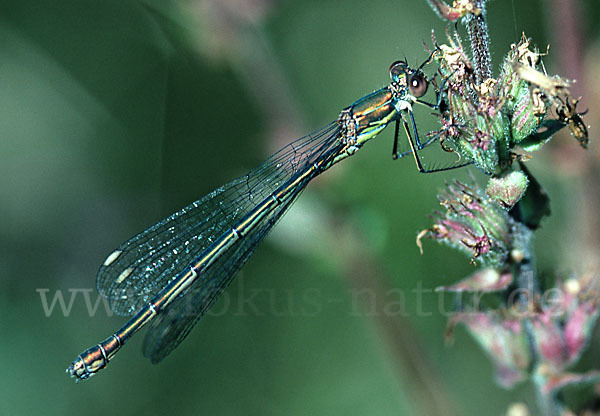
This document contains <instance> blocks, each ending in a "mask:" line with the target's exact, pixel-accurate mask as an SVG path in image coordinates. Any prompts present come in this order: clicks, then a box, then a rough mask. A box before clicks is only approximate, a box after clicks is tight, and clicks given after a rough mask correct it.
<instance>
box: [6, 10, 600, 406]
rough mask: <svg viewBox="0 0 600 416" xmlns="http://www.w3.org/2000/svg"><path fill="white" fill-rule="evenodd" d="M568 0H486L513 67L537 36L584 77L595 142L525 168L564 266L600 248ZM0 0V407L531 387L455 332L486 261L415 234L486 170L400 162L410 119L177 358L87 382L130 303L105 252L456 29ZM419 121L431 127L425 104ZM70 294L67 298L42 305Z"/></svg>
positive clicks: (269, 254)
mask: <svg viewBox="0 0 600 416" xmlns="http://www.w3.org/2000/svg"><path fill="white" fill-rule="evenodd" d="M558 3H561V2H557V3H556V4H558ZM562 3H568V4H571V6H572V7H578V9H577V8H575V9H573V10H575V12H578V13H579V14H578V15H577V13H575V23H576V24H575V25H573V24H571V25H570V26H569V24H566V23H565V24H563V23H561V19H562V18H566V16H565V14H564V13H561V12H560V10H559V9H558V7H559V6H557V5H556V4H555V2H546V1H528V2H523V1H515V2H513V1H491V2H490V3H489V8H488V11H489V15H488V21H489V25H490V34H491V37H492V45H491V46H492V57H493V60H494V62H495V63H496V64H498V63H499V62H500V61H501V59H502V57H503V56H504V54H505V53H506V52H507V51H508V50H509V47H510V44H511V43H514V42H515V41H517V40H518V39H519V38H520V36H521V32H522V31H525V32H526V34H527V35H528V36H531V37H533V39H534V42H535V43H536V44H537V45H538V46H539V47H540V48H541V49H545V45H546V44H548V43H552V45H553V46H552V47H551V49H550V55H549V56H548V57H546V58H545V63H546V65H547V68H548V69H549V72H550V73H561V74H562V75H565V76H566V77H569V78H577V79H578V80H579V82H578V84H576V86H575V88H576V89H577V88H579V90H578V91H581V92H582V93H584V94H585V95H586V96H585V98H584V100H583V102H582V103H583V105H582V108H586V107H589V108H590V113H589V115H588V116H587V118H586V122H587V123H589V124H592V125H593V126H592V129H591V130H590V143H591V146H590V147H591V148H590V150H589V151H588V152H583V151H582V150H581V149H580V148H579V147H578V145H577V144H576V142H575V141H574V140H572V139H571V138H570V137H569V136H568V135H564V136H562V137H561V138H557V140H555V141H554V142H555V143H553V144H552V145H551V146H547V147H546V148H545V149H543V150H542V151H541V152H539V153H538V154H536V155H535V159H534V160H533V161H532V162H531V165H530V168H531V169H532V170H533V172H534V173H535V174H536V175H537V176H538V180H540V181H541V182H542V184H543V185H544V186H546V188H547V190H548V192H549V193H550V196H551V198H552V202H553V205H552V207H553V211H554V215H553V216H552V217H551V218H549V219H548V220H547V221H546V222H545V224H544V228H543V229H542V230H541V231H540V233H539V234H540V236H539V237H538V239H537V246H538V255H539V268H540V269H541V271H542V272H544V273H547V274H552V273H555V272H565V273H568V272H571V271H583V270H584V269H586V268H589V267H593V266H596V264H594V263H595V262H597V258H596V257H597V256H596V254H597V253H598V250H597V249H598V245H597V238H598V236H597V220H596V219H595V215H593V214H594V213H595V212H597V211H596V208H597V201H598V197H597V189H598V187H597V180H598V179H597V178H598V177H599V176H600V175H598V173H599V172H598V163H597V160H598V150H597V149H598V146H597V143H596V137H595V134H594V133H595V131H596V127H595V126H597V125H598V124H596V125H594V120H597V119H598V116H597V108H598V107H597V106H595V105H594V103H595V101H596V100H597V98H596V97H597V96H598V94H596V92H598V91H600V88H599V87H597V86H596V84H595V83H596V82H597V81H596V79H595V77H597V72H598V68H599V66H598V65H597V64H596V63H597V62H600V61H599V60H600V54H599V52H598V48H597V45H598V39H597V38H598V33H599V31H600V29H599V28H598V26H597V25H596V24H595V22H597V21H598V18H599V15H600V8H599V7H598V6H597V4H596V2H594V1H592V0H588V1H586V2H562ZM0 4H1V6H0V11H1V12H0V39H1V40H0V42H1V43H0V45H1V47H0V86H1V88H0V126H1V134H2V138H1V139H0V194H1V195H2V202H1V203H0V218H1V220H0V224H1V225H0V245H1V251H0V274H1V279H0V328H1V338H0V357H2V358H1V362H2V371H1V375H0V414H2V415H32V414H43V415H54V414H86V415H90V416H91V415H101V414H108V413H114V412H118V413H120V414H144V415H154V414H165V413H172V414H175V413H177V414H218V415H240V414H243V415H246V414H247V415H265V414H269V415H270V414H286V415H304V414H323V415H330V414H342V413H343V414H347V415H364V414H373V415H393V414H415V415H421V414H423V415H430V414H431V415H434V414H446V415H481V414H486V415H487V414H490V415H494V414H495V415H500V414H503V413H504V412H505V411H506V408H507V407H508V405H509V404H510V403H512V402H515V401H524V402H526V403H528V404H533V403H534V398H533V395H532V390H531V389H530V388H529V387H528V385H527V384H525V385H524V386H522V387H520V388H518V389H515V390H513V391H506V390H503V389H501V388H500V387H498V386H497V385H496V384H495V383H494V381H493V369H492V366H491V364H490V363H489V361H488V360H487V359H486V357H485V356H484V355H483V354H482V353H481V352H480V350H479V349H478V348H477V346H476V345H475V343H474V342H473V341H472V340H471V339H470V338H469V337H468V335H467V334H466V333H465V332H464V331H463V330H462V329H459V330H458V331H457V332H456V334H455V337H454V343H453V345H452V346H450V347H448V346H447V345H445V342H444V330H445V325H446V316H444V314H446V315H447V312H448V311H449V310H450V309H451V307H452V305H451V299H449V298H444V297H441V296H440V295H438V294H436V293H433V292H432V291H431V289H433V288H435V287H436V286H439V285H442V284H449V283H451V282H454V281H456V280H457V279H459V278H461V277H464V276H466V275H467V274H469V273H471V272H472V271H473V270H474V268H473V266H471V265H470V264H469V262H468V259H466V258H463V257H461V256H460V255H458V254H457V253H454V252H452V251H451V250H448V249H446V248H442V247H437V246H435V245H434V244H433V243H431V242H425V255H424V256H421V255H419V251H418V249H417V247H416V245H415V237H416V234H417V232H418V231H419V230H421V229H423V228H426V227H427V226H428V225H429V223H430V220H429V219H428V217H427V215H428V214H429V213H430V212H431V211H432V210H434V209H436V208H437V199H436V192H437V190H438V189H439V188H440V186H442V185H443V183H444V181H446V180H450V179H452V178H455V177H460V178H462V179H465V178H467V179H468V177H469V176H468V175H469V174H472V175H473V176H474V177H475V178H477V179H478V180H479V181H480V182H482V183H483V181H484V180H485V178H484V177H483V176H482V174H481V173H479V172H478V171H477V170H476V169H473V168H471V169H464V170H463V171H461V172H447V173H444V174H432V175H421V174H419V173H418V172H417V171H416V169H415V167H414V163H413V162H412V161H411V160H408V159H407V160H400V161H396V162H394V161H393V160H392V158H391V146H392V138H393V131H392V130H393V129H389V130H390V131H387V132H384V133H383V134H381V136H380V137H379V138H377V140H374V141H373V142H372V143H369V144H368V145H367V146H365V148H364V149H363V150H362V151H361V152H359V154H357V155H356V156H355V157H353V158H351V159H350V160H348V161H346V162H344V163H343V164H340V165H339V166H337V167H335V168H334V169H332V170H331V171H329V172H327V174H326V175H323V177H322V178H319V179H318V180H316V181H314V183H311V185H310V186H309V187H308V189H307V190H306V191H305V192H304V194H303V195H302V196H301V198H300V200H299V201H298V202H297V203H296V205H295V206H294V207H293V208H292V209H291V211H290V212H289V213H288V215H287V216H286V218H284V220H282V221H281V223H280V224H279V225H278V227H277V230H276V231H275V232H274V233H273V234H272V236H271V237H269V238H268V239H267V241H266V242H265V243H264V244H263V245H262V246H261V247H260V248H259V249H258V250H257V252H256V253H255V255H254V256H253V257H252V259H251V260H250V261H249V262H248V264H247V265H246V266H245V267H244V269H243V270H242V272H241V273H240V274H239V276H238V277H237V279H236V280H235V282H234V284H233V285H232V286H231V287H230V289H229V290H228V291H227V293H226V295H225V296H224V298H223V299H222V300H221V301H220V302H219V303H217V304H216V305H215V308H214V311H213V313H211V314H209V315H208V316H207V317H205V318H204V319H202V320H201V321H200V323H199V324H198V325H197V327H196V329H195V330H194V331H193V332H192V333H191V335H190V336H189V337H188V339H187V340H186V341H185V342H184V343H183V344H182V345H181V346H180V347H179V348H178V349H177V350H176V351H175V352H174V353H173V354H171V356H169V357H168V358H167V359H166V360H165V361H164V362H162V363H161V364H159V365H156V366H153V365H151V364H150V362H149V361H147V360H146V359H145V358H143V357H142V355H141V354H140V349H141V345H142V341H143V335H138V336H136V339H134V340H133V341H131V343H130V344H128V345H127V347H125V348H124V349H123V351H122V352H121V353H120V354H119V355H118V356H117V357H116V358H115V360H114V361H113V362H111V365H110V366H109V367H108V368H107V369H105V370H103V371H102V372H101V374H100V375H99V376H97V377H94V378H92V379H91V380H89V381H87V382H84V383H79V384H77V385H76V384H75V383H73V381H72V380H70V379H69V378H68V377H67V376H66V375H65V374H64V369H65V368H66V367H67V366H68V364H69V363H70V362H71V361H72V360H73V359H74V358H75V357H76V355H77V354H78V353H79V352H80V351H83V350H84V349H85V348H87V347H89V346H91V345H93V344H95V343H97V342H98V341H100V340H102V339H104V338H105V337H107V336H108V335H110V334H111V333H112V332H113V331H114V330H115V329H117V328H118V327H120V326H121V325H122V324H123V323H124V322H125V320H126V319H125V318H123V317H118V316H108V314H107V311H106V310H105V309H104V305H103V304H102V303H100V304H99V306H98V308H97V310H96V311H95V313H90V311H89V310H88V307H87V306H86V302H85V297H84V294H87V295H88V297H89V299H90V301H91V302H92V307H93V306H94V304H95V303H96V301H97V299H98V298H97V293H96V291H95V290H93V291H90V289H92V288H95V275H96V272H97V269H98V267H99V265H100V264H101V263H102V261H103V260H104V259H105V257H106V255H107V254H108V253H110V252H111V251H112V250H113V249H114V248H115V247H117V246H118V245H119V244H120V243H121V242H123V241H125V240H126V239H128V238H129V237H131V236H133V235H134V234H136V233H137V232H139V231H141V230H143V229H144V228H146V227H148V226H149V225H151V224H153V223H154V222H156V221H157V220H159V219H161V218H163V217H165V216H166V215H168V214H170V213H171V212H173V211H175V210H177V209H178V208H181V207H183V206H184V205H186V204H188V203H189V202H191V201H193V200H195V199H197V198H199V197H201V196H202V195H204V194H206V193H208V192H210V191H211V190H213V189H214V188H216V187H217V186H219V185H220V184H223V183H225V182H227V181H229V180H231V179H233V178H235V177H236V176H238V175H241V174H243V173H245V172H247V171H248V170H249V169H250V168H252V167H254V166H256V165H257V164H258V163H260V162H261V161H262V160H263V159H264V158H265V157H267V156H268V155H269V154H270V153H272V152H273V151H274V150H276V149H277V148H278V147H281V146H283V145H284V144H286V143H287V142H289V141H290V140H291V139H293V138H296V137H299V136H301V135H302V134H304V133H307V132H309V131H312V130H314V129H316V128H318V127H320V126H321V125H324V124H326V123H327V122H329V121H331V120H333V119H334V118H335V117H337V114H338V112H339V110H340V109H341V108H343V107H345V106H346V105H348V104H350V103H352V102H353V101H354V100H356V99H357V98H359V97H361V96H363V95H365V94H367V93H368V92H370V91H372V90H374V89H376V88H379V87H381V86H384V85H385V84H386V83H387V82H388V75H387V69H388V67H389V65H390V63H391V62H393V61H395V60H398V59H402V58H404V57H407V59H408V60H409V62H410V63H412V64H417V63H419V62H421V61H422V60H423V59H424V58H425V57H426V53H425V52H424V48H423V45H422V42H423V41H425V42H426V43H428V44H429V45H431V40H430V39H431V30H432V29H435V33H436V35H437V37H438V39H439V40H440V41H441V42H443V41H444V40H445V28H446V26H445V23H444V22H442V21H441V20H439V19H438V18H437V17H436V16H435V15H434V13H433V12H432V11H431V9H430V8H429V7H428V6H427V5H426V3H425V2H424V1H417V0H412V1H409V0H372V1H368V2H367V1H359V0H347V1H334V0H319V1H317V0H303V1H299V0H283V1H266V0H263V1H258V0H252V1H250V0H246V1H244V0H235V1H233V0H227V1H225V0H220V1H219V0H213V1H209V0H204V1H200V0H199V1H191V0H182V1H175V0H172V1H167V0H156V1H151V0H148V1H123V0H119V1H117V0H105V1H91V0H79V1H74V0H72V1H68V0H53V1H46V0H35V1H34V0H20V1H12V2H11V1H2V2H1V3H0ZM561 7H562V6H561ZM567 17H568V16H567ZM573 27H574V28H575V29H576V31H575V35H573V34H572V33H570V32H569V33H567V32H568V30H569V28H573ZM569 36H575V39H576V40H577V39H579V41H580V42H581V44H579V45H578V47H577V48H575V52H574V51H573V49H574V48H573V47H572V44H568V43H567V46H564V45H563V43H564V41H565V39H567V40H568V39H571V38H568V37H569ZM565 37H567V38H565ZM555 44H556V45H557V46H556V48H555V47H554V45H555ZM561 45H562V46H561ZM568 45H571V47H569V46H568ZM577 52H579V55H577ZM569 53H571V55H569ZM573 53H574V54H575V57H573V56H572V55H573ZM418 122H419V126H420V130H421V131H430V130H435V129H436V125H435V118H434V117H431V116H429V115H428V114H427V112H426V111H425V112H422V113H421V117H419V120H418ZM419 288H421V289H422V291H423V292H422V294H421V295H418V294H417V293H416V292H415V290H419ZM46 289H47V290H46ZM78 289H83V291H81V290H79V291H78ZM57 293H58V294H61V295H62V296H63V298H64V302H65V308H64V310H65V311H67V313H63V308H61V306H60V304H59V303H55V304H54V308H53V309H52V312H51V313H49V314H47V313H46V312H45V307H44V303H43V299H47V302H48V304H49V305H51V304H52V301H53V299H54V298H55V296H56V295H57ZM440 302H442V304H440ZM440 305H441V306H440ZM48 307H50V306H48ZM440 308H441V311H440ZM442 312H444V313H442ZM47 315H49V316H47ZM598 347H600V341H599V340H598V338H597V337H596V339H595V341H594V343H593V344H592V346H591V350H590V351H592V352H591V353H589V354H587V355H586V356H585V357H584V360H585V361H584V364H582V365H583V366H584V367H586V366H587V367H591V366H597V365H598V364H599V361H600V359H599V357H598V356H597V353H596V354H594V353H593V351H597V349H598ZM440 409H441V410H440Z"/></svg>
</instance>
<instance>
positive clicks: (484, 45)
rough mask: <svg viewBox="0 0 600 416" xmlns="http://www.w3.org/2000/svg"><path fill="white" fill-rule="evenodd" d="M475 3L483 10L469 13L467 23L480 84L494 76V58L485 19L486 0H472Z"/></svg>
mask: <svg viewBox="0 0 600 416" xmlns="http://www.w3.org/2000/svg"><path fill="white" fill-rule="evenodd" d="M472 2H473V3H474V5H475V6H476V7H477V8H478V9H480V10H481V13H479V14H472V13H468V14H467V15H466V16H465V17H464V20H465V25H466V26H467V30H468V32H469V38H470V40H471V51H472V52H473V63H474V65H475V75H476V81H477V83H478V84H481V83H482V82H483V81H485V80H486V79H488V78H491V77H492V58H491V55H490V45H489V43H490V42H489V36H488V27H487V23H486V21H485V14H486V13H485V3H486V0H472Z"/></svg>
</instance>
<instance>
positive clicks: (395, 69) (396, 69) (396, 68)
mask: <svg viewBox="0 0 600 416" xmlns="http://www.w3.org/2000/svg"><path fill="white" fill-rule="evenodd" d="M407 69H408V65H407V63H406V62H404V61H396V62H394V63H393V64H391V65H390V78H391V79H392V81H395V82H398V80H399V79H400V77H402V76H403V75H405V74H406V71H407Z"/></svg>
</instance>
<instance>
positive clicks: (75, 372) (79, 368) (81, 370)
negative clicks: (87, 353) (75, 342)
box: [65, 356, 95, 383]
mask: <svg viewBox="0 0 600 416" xmlns="http://www.w3.org/2000/svg"><path fill="white" fill-rule="evenodd" d="M65 372H66V373H67V374H69V375H70V376H71V378H74V379H75V383H79V382H80V381H81V380H85V379H87V378H90V377H91V376H93V375H94V374H95V373H92V372H90V371H88V369H87V368H86V366H85V362H84V361H83V359H82V358H81V356H79V357H77V359H76V360H75V361H73V362H72V363H71V365H69V367H68V368H67V369H66V370H65Z"/></svg>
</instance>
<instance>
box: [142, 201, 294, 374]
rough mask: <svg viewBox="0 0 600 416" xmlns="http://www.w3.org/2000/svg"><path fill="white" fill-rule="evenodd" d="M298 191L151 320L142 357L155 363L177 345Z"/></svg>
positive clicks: (215, 298)
mask: <svg viewBox="0 0 600 416" xmlns="http://www.w3.org/2000/svg"><path fill="white" fill-rule="evenodd" d="M300 192H301V190H298V193H297V194H296V195H295V196H294V197H293V198H291V199H289V200H288V201H286V203H284V204H281V205H280V206H279V207H277V208H276V209H275V210H274V211H273V212H272V213H270V215H268V216H267V217H266V218H265V219H264V221H263V223H262V224H261V225H260V226H259V228H258V230H257V231H256V233H255V234H253V235H252V236H251V237H248V238H245V239H242V240H239V242H238V243H237V244H236V245H235V246H234V247H232V248H231V249H230V250H229V251H228V252H227V253H225V254H223V255H222V256H221V257H220V258H219V259H218V260H217V261H215V263H214V264H213V265H211V267H209V268H208V269H207V270H206V271H205V272H204V273H203V274H202V276H200V278H199V279H198V280H197V281H196V282H194V284H193V285H192V286H191V287H190V288H189V290H188V292H187V293H185V294H183V295H181V296H179V297H178V298H177V299H176V300H175V301H174V302H173V303H171V305H169V307H168V308H167V309H166V310H165V311H162V312H161V313H160V314H159V315H158V316H157V317H156V318H155V319H154V320H153V321H152V324H151V327H150V328H149V330H148V332H147V333H146V338H145V340H144V347H143V353H144V356H145V357H147V358H149V359H150V360H151V361H152V363H154V364H156V363H158V362H160V361H161V360H162V359H163V358H165V357H166V356H167V355H169V354H170V353H171V352H172V351H173V350H174V349H175V348H177V346H179V344H180V343H181V342H182V341H183V340H184V339H185V337H187V335H188V334H189V333H190V331H191V330H192V328H193V327H194V325H195V324H196V323H197V322H198V320H199V319H200V318H201V317H202V316H203V315H204V314H205V313H206V311H208V309H210V307H211V306H212V305H213V303H214V302H215V301H216V300H217V299H218V298H219V296H220V295H221V294H222V293H223V291H224V290H225V288H227V286H229V284H230V283H231V281H232V280H233V277H234V276H235V274H236V273H237V272H238V271H239V269H240V268H241V267H242V266H243V264H244V263H245V262H246V261H247V260H248V258H249V257H250V256H251V255H252V253H253V252H254V250H255V249H256V247H257V246H258V244H259V243H260V242H261V241H262V240H263V239H264V238H265V237H266V235H267V234H268V233H269V231H270V230H271V229H272V228H273V226H274V225H275V223H276V222H277V220H278V219H279V218H281V217H282V216H283V214H284V213H285V211H286V210H287V209H288V207H289V206H290V205H291V204H292V203H293V201H294V199H295V198H296V197H297V195H299V193H300Z"/></svg>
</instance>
